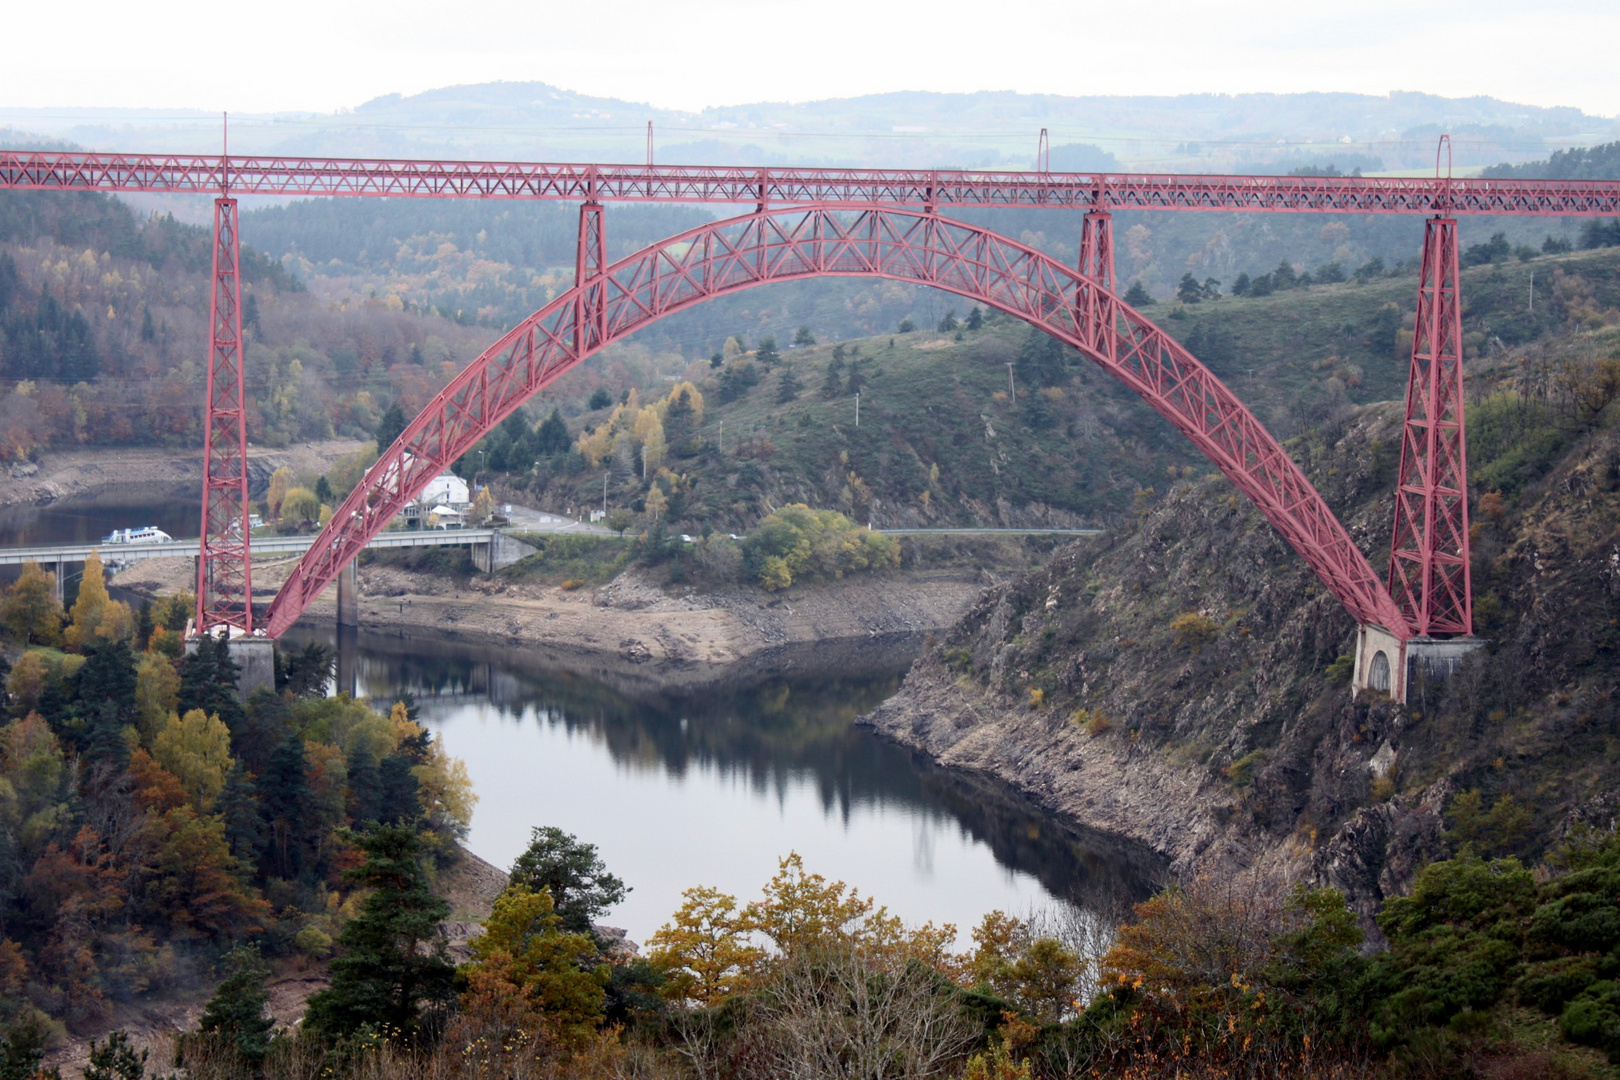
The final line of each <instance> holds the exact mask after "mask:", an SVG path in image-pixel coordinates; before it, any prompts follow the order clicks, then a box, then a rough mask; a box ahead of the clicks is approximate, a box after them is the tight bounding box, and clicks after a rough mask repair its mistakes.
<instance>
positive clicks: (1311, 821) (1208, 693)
mask: <svg viewBox="0 0 1620 1080" xmlns="http://www.w3.org/2000/svg"><path fill="white" fill-rule="evenodd" d="M1598 344H1599V346H1602V347H1611V346H1612V344H1613V342H1612V339H1610V346H1603V345H1602V340H1600V341H1599V342H1598ZM1591 346H1592V343H1591V342H1590V341H1587V340H1585V339H1581V340H1575V341H1569V342H1565V344H1564V345H1563V346H1561V348H1562V350H1563V351H1562V352H1561V353H1559V354H1558V355H1557V356H1553V357H1552V358H1551V359H1552V361H1554V362H1558V361H1559V357H1560V356H1562V357H1563V358H1565V359H1569V358H1571V357H1574V358H1575V359H1580V358H1581V357H1587V358H1589V357H1590V354H1591ZM1546 360H1548V356H1546V355H1544V354H1537V355H1534V356H1530V355H1526V356H1520V357H1515V358H1511V359H1509V360H1507V361H1502V362H1499V363H1498V364H1496V365H1495V366H1494V367H1491V368H1489V369H1485V368H1484V365H1476V366H1478V367H1480V368H1481V370H1479V371H1471V372H1470V377H1471V379H1473V380H1474V382H1473V386H1474V389H1475V393H1476V394H1477V395H1479V396H1480V397H1481V399H1484V398H1486V397H1488V396H1491V395H1494V397H1491V400H1490V401H1489V402H1486V403H1485V404H1484V405H1481V406H1479V407H1478V408H1477V410H1476V412H1477V414H1478V415H1477V418H1476V419H1473V420H1471V422H1470V430H1471V433H1473V432H1476V431H1477V432H1479V435H1478V437H1476V438H1475V444H1476V445H1477V446H1478V447H1479V453H1478V454H1476V455H1474V457H1473V458H1472V460H1471V465H1473V466H1474V469H1475V472H1474V475H1475V477H1476V478H1479V477H1482V476H1483V477H1485V478H1486V479H1487V480H1488V481H1490V482H1492V483H1493V484H1495V485H1498V486H1500V487H1501V489H1502V490H1501V491H1500V492H1499V493H1498V494H1497V495H1495V496H1493V497H1492V498H1491V499H1490V500H1487V501H1485V502H1484V503H1483V504H1482V509H1481V510H1476V518H1477V521H1478V524H1477V525H1476V528H1475V533H1476V540H1475V544H1476V546H1475V565H1474V581H1475V596H1476V598H1477V603H1478V608H1479V614H1478V619H1477V623H1478V629H1479V632H1480V633H1481V634H1482V635H1484V636H1487V637H1488V638H1489V639H1490V646H1489V648H1488V649H1487V650H1485V651H1484V652H1482V653H1481V654H1480V655H1479V656H1478V658H1477V659H1476V660H1475V661H1473V662H1470V663H1469V664H1468V665H1466V666H1465V668H1464V670H1463V671H1462V672H1461V673H1460V674H1459V675H1458V676H1457V677H1455V678H1454V679H1453V680H1452V681H1451V683H1449V684H1447V685H1445V686H1439V687H1424V688H1419V689H1418V690H1417V691H1416V692H1415V693H1414V695H1413V700H1412V702H1411V703H1410V704H1409V705H1408V706H1407V707H1404V708H1403V707H1397V706H1395V705H1392V704H1390V703H1389V702H1387V701H1380V702H1369V701H1367V700H1365V699H1363V700H1361V701H1355V702H1353V701H1352V700H1351V698H1350V694H1349V690H1348V685H1347V681H1346V679H1347V674H1348V663H1347V662H1339V663H1337V664H1336V663H1335V661H1336V660H1337V659H1338V658H1339V657H1341V656H1342V655H1344V654H1347V653H1350V652H1352V651H1353V648H1354V642H1353V629H1354V628H1353V624H1352V622H1351V620H1350V618H1349V617H1348V616H1347V615H1346V614H1345V613H1344V612H1343V610H1342V609H1341V608H1340V607H1339V606H1338V604H1337V602H1336V601H1334V600H1333V599H1332V597H1331V596H1330V595H1329V594H1327V592H1326V591H1325V590H1324V589H1323V588H1322V587H1321V585H1320V584H1319V583H1318V582H1317V581H1316V579H1315V578H1314V577H1313V576H1312V575H1311V574H1310V572H1309V571H1308V570H1307V568H1306V567H1305V565H1304V563H1303V562H1302V561H1301V560H1300V559H1299V557H1298V556H1297V555H1295V554H1294V553H1293V551H1292V550H1291V549H1289V548H1288V547H1287V545H1286V544H1284V542H1283V541H1282V540H1281V539H1280V538H1279V537H1278V536H1277V535H1276V533H1275V532H1273V531H1272V529H1271V528H1270V527H1269V526H1267V525H1266V524H1265V522H1264V521H1263V520H1262V519H1261V518H1260V517H1259V515H1258V514H1257V513H1255V512H1254V511H1253V510H1252V509H1251V508H1250V507H1249V504H1248V503H1247V502H1246V501H1245V500H1243V499H1242V498H1241V496H1239V495H1238V494H1237V493H1236V491H1235V489H1234V488H1233V487H1232V485H1231V484H1230V483H1228V482H1227V481H1226V480H1225V479H1224V478H1221V477H1219V476H1213V475H1211V476H1206V477H1204V478H1202V479H1195V480H1184V481H1182V482H1179V483H1176V484H1175V485H1174V486H1173V487H1172V488H1171V489H1170V490H1169V491H1168V492H1167V493H1166V494H1165V495H1164V496H1163V497H1162V498H1161V499H1160V500H1159V501H1158V502H1157V503H1155V504H1152V505H1148V506H1144V507H1143V508H1142V510H1141V512H1140V514H1139V515H1138V516H1137V518H1136V520H1135V521H1134V522H1133V523H1128V524H1127V525H1126V526H1125V527H1123V528H1121V529H1120V530H1119V531H1117V532H1115V533H1113V534H1111V535H1110V536H1109V537H1108V538H1106V539H1101V540H1098V541H1096V542H1094V543H1092V544H1090V545H1075V546H1073V547H1071V548H1069V549H1066V550H1065V551H1063V552H1061V553H1060V554H1059V555H1058V556H1057V557H1056V558H1055V559H1054V560H1053V562H1052V563H1051V565H1050V566H1049V567H1047V568H1046V569H1045V570H1043V571H1040V572H1036V573H1033V574H1030V575H1028V576H1026V577H1024V578H1022V579H1020V580H1017V581H1016V582H1013V583H1011V584H1009V585H1006V586H1004V587H1002V588H999V589H996V590H992V591H991V592H989V593H987V594H986V595H985V596H984V597H983V598H982V599H981V600H980V601H979V602H978V603H977V604H976V605H975V606H974V608H973V609H972V611H971V612H969V614H968V615H967V616H966V617H965V618H964V619H963V620H962V621H961V622H960V623H959V624H957V626H956V627H955V628H953V629H952V630H951V631H950V633H949V634H947V635H945V636H944V637H943V638H942V639H941V640H940V641H939V642H938V643H937V645H936V646H935V647H934V648H932V649H930V650H929V651H928V652H927V653H926V654H925V655H924V656H923V657H922V658H921V659H920V660H919V661H918V662H917V664H916V666H915V667H914V668H913V669H912V671H911V673H910V675H909V676H908V677H907V679H906V682H905V684H904V686H903V688H902V690H901V692H900V693H899V694H898V695H897V696H896V697H894V698H892V699H890V700H889V701H888V702H886V703H885V704H884V705H883V706H882V707H881V708H879V709H878V710H876V711H875V712H874V713H873V714H871V716H869V717H868V718H866V722H868V723H870V724H872V725H873V726H875V727H876V728H877V729H879V730H880V731H882V732H884V733H886V734H888V735H890V736H891V737H893V738H895V739H897V740H899V741H901V742H903V743H906V744H908V745H911V746H913V747H916V748H918V749H920V750H922V751H924V752H926V753H928V754H929V755H931V756H933V757H935V758H936V759H938V760H939V761H941V762H943V763H945V764H948V765H953V766H959V767H964V768H969V769H975V770H981V771H984V772H987V773H991V774H994V775H996V776H998V777H1000V778H1002V779H1004V780H1006V781H1008V782H1010V783H1012V784H1013V785H1015V786H1017V787H1018V788H1020V789H1022V790H1023V791H1025V792H1026V793H1028V794H1029V795H1030V796H1031V797H1033V798H1034V799H1036V800H1037V801H1038V802H1040V803H1041V804H1042V805H1043V806H1044V807H1046V808H1047V809H1048V810H1050V811H1052V812H1054V813H1057V814H1060V815H1062V816H1064V817H1066V818H1069V819H1072V820H1074V821H1076V822H1078V823H1080V824H1083V825H1086V826H1089V827H1092V828H1098V829H1104V830H1108V831H1112V832H1117V833H1120V834H1122V835H1124V836H1127V837H1130V838H1132V839H1136V840H1140V841H1142V842H1145V843H1147V844H1149V845H1151V846H1152V847H1153V848H1155V849H1156V850H1158V851H1160V852H1162V853H1164V854H1165V855H1166V856H1167V857H1169V858H1170V860H1171V862H1172V866H1173V868H1174V870H1175V871H1176V872H1177V873H1180V874H1189V873H1199V872H1206V871H1216V870H1221V869H1225V868H1229V867H1232V866H1236V865H1248V864H1254V863H1263V864H1269V865H1271V866H1274V867H1276V868H1278V869H1281V870H1283V871H1285V872H1286V873H1289V874H1290V875H1293V876H1298V877H1310V878H1313V879H1317V880H1322V881H1326V882H1329V883H1332V884H1335V885H1338V886H1340V887H1342V888H1344V889H1345V890H1346V892H1347V893H1348V894H1349V895H1350V896H1351V898H1352V901H1353V903H1355V904H1356V905H1357V907H1358V908H1359V909H1360V910H1362V911H1363V912H1364V913H1370V912H1371V911H1372V910H1374V909H1375V908H1376V906H1377V904H1378V902H1379V901H1380V899H1381V898H1382V897H1383V896H1385V895H1387V894H1389V893H1391V892H1394V891H1398V890H1400V889H1401V888H1402V887H1403V886H1404V885H1405V884H1406V883H1407V881H1408V880H1409V879H1410V876H1411V874H1412V872H1413V871H1414V870H1415V868H1416V867H1417V866H1418V865H1421V863H1422V862H1424V861H1425V860H1427V859H1429V858H1432V857H1434V856H1435V855H1437V854H1440V853H1441V852H1443V851H1446V850H1448V845H1451V844H1453V843H1454V840H1455V836H1453V837H1451V838H1450V839H1448V837H1447V835H1446V834H1445V831H1444V830H1445V828H1446V822H1445V820H1444V817H1443V814H1444V811H1445V810H1446V808H1447V806H1448V805H1449V804H1450V801H1451V799H1452V798H1453V796H1454V794H1455V793H1456V792H1458V791H1462V790H1469V789H1479V790H1480V791H1481V792H1482V798H1483V804H1484V806H1486V807H1491V806H1494V805H1496V804H1497V803H1498V802H1500V800H1501V799H1502V797H1503V796H1505V795H1512V796H1513V797H1514V800H1515V801H1514V802H1512V803H1509V804H1506V805H1507V806H1508V808H1509V810H1511V811H1513V812H1512V813H1506V812H1504V816H1503V817H1502V819H1501V820H1502V823H1503V824H1502V827H1501V828H1495V827H1494V826H1493V828H1492V829H1488V830H1486V831H1485V833H1482V834H1481V838H1480V839H1479V842H1478V844H1477V845H1476V846H1477V847H1480V848H1482V849H1487V850H1486V853H1499V854H1505V853H1515V854H1519V855H1521V856H1525V857H1531V858H1533V857H1537V856H1539V855H1540V854H1542V853H1543V852H1544V851H1545V850H1546V848H1547V847H1548V845H1549V844H1550V843H1552V842H1553V841H1554V840H1555V839H1556V838H1557V837H1558V836H1560V835H1561V834H1562V833H1563V832H1564V831H1566V830H1567V829H1568V828H1569V827H1570V826H1571V824H1572V823H1574V822H1576V821H1578V820H1584V821H1589V822H1591V823H1593V824H1595V825H1600V826H1604V827H1607V826H1609V825H1610V824H1611V823H1612V818H1613V810H1612V807H1613V805H1614V803H1615V801H1616V793H1617V792H1620V761H1616V760H1615V759H1614V755H1613V754H1612V753H1611V747H1612V745H1613V744H1612V740H1613V738H1614V737H1615V736H1616V735H1620V702H1617V697H1620V694H1617V690H1616V656H1617V654H1620V431H1617V430H1616V427H1617V425H1616V424H1615V423H1614V422H1613V421H1614V418H1613V417H1612V416H1611V417H1610V418H1609V421H1610V422H1609V423H1608V424H1607V426H1604V425H1603V424H1602V423H1592V422H1591V421H1590V420H1588V421H1586V422H1581V421H1580V420H1578V419H1577V418H1575V417H1574V416H1573V415H1569V416H1566V415H1564V414H1563V413H1562V412H1561V411H1560V409H1558V408H1555V407H1554V403H1552V402H1550V401H1540V402H1539V403H1538V399H1535V398H1534V397H1533V396H1532V397H1530V398H1519V397H1516V396H1514V395H1512V394H1506V393H1504V391H1505V390H1506V388H1507V387H1509V386H1511V385H1519V384H1521V383H1522V376H1523V374H1524V371H1525V370H1526V369H1527V367H1533V366H1534V365H1535V364H1536V363H1539V362H1541V361H1546ZM1576 366H1578V365H1576ZM1581 370H1587V369H1584V368H1583V369H1581ZM1504 401H1505V402H1506V404H1504ZM1515 409H1516V410H1518V412H1517V415H1518V416H1519V417H1520V418H1521V419H1520V421H1519V422H1517V423H1516V424H1513V423H1507V422H1506V421H1505V420H1504V418H1509V419H1511V418H1512V416H1513V415H1515V413H1514V410H1515ZM1609 411H1610V412H1611V413H1612V412H1615V411H1620V406H1617V407H1616V408H1615V409H1613V410H1609ZM1524 417H1528V419H1523V418H1524ZM1399 419H1400V414H1399V411H1398V409H1397V408H1396V407H1394V406H1393V405H1386V406H1374V407H1369V408H1365V409H1362V410H1359V411H1357V412H1355V413H1353V414H1352V415H1351V416H1350V417H1349V418H1348V419H1346V420H1345V421H1343V422H1341V423H1340V424H1338V425H1336V426H1335V427H1334V428H1333V429H1331V430H1328V431H1317V432H1314V433H1312V434H1310V435H1308V436H1305V437H1302V438H1300V439H1297V440H1294V442H1293V443H1291V445H1290V450H1291V452H1292V453H1293V454H1294V455H1295V457H1296V459H1297V460H1299V461H1300V462H1301V464H1302V465H1303V466H1304V467H1305V468H1306V470H1307V472H1308V473H1309V474H1310V475H1311V477H1312V479H1313V481H1314V482H1316V483H1317V485H1318V486H1319V488H1320V489H1321V490H1322V491H1323V493H1324V495H1325V496H1326V497H1327V499H1328V501H1329V502H1330V504H1331V505H1333V507H1334V509H1335V511H1336V512H1337V513H1339V515H1340V517H1341V519H1342V520H1344V521H1345V522H1346V523H1347V525H1348V527H1349V528H1350V530H1351V532H1352V534H1353V535H1355V537H1356V539H1357V540H1358V542H1359V543H1360V544H1361V546H1362V548H1363V550H1365V551H1368V552H1370V553H1372V561H1373V563H1374V565H1375V566H1378V565H1382V564H1383V563H1384V562H1385V561H1386V560H1387V557H1388V555H1387V552H1388V548H1387V545H1388V536H1389V515H1390V500H1389V496H1388V492H1390V490H1391V489H1392V488H1393V484H1394V473H1395V471H1396V468H1397V464H1398V462H1397V454H1398V446H1399V443H1398V438H1397V436H1398V433H1399V428H1398V425H1399ZM1598 419H1599V420H1602V419H1603V414H1599V416H1598ZM1492 424H1495V426H1494V427H1493V426H1491V425H1492ZM1504 478H1505V479H1504ZM1487 490H1488V489H1487ZM1479 493H1480V488H1479V487H1478V486H1477V485H1476V502H1477V501H1479ZM1187 615H1193V616H1194V617H1193V618H1190V619H1189V618H1180V619H1179V622H1178V618H1179V617H1182V616H1187ZM1526 807H1528V808H1529V814H1528V816H1526V815H1525V814H1524V813H1523V810H1524V808H1526ZM1493 820H1496V819H1493ZM1509 825H1512V826H1513V827H1508V826H1509ZM1493 830H1494V831H1493Z"/></svg>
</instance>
